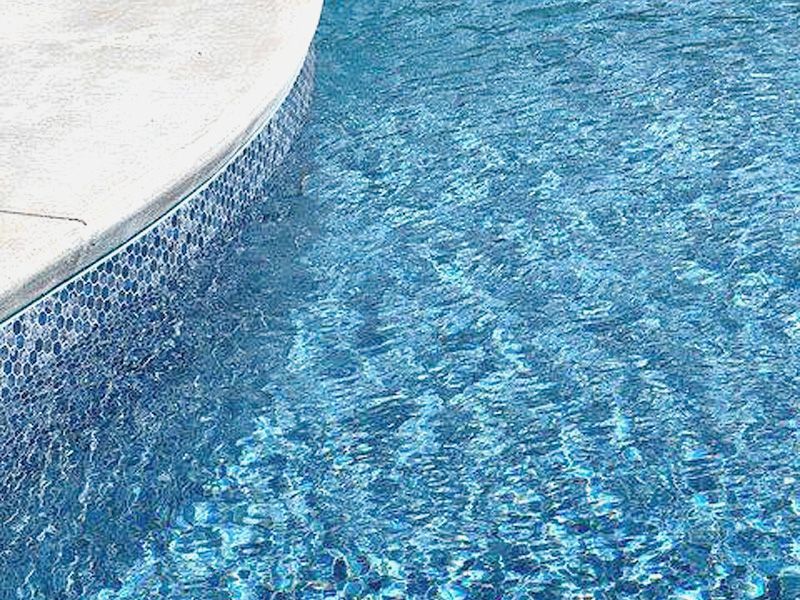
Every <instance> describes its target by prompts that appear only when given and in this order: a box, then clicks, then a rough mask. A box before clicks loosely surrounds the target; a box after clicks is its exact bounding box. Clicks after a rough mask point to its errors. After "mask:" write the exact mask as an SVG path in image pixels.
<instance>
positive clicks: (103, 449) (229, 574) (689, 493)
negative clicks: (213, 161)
mask: <svg viewBox="0 0 800 600" xmlns="http://www.w3.org/2000/svg"><path fill="white" fill-rule="evenodd" d="M798 32H800V5H799V4H798V3H797V2H790V1H782V2H781V1H776V2H764V3H755V2H745V1H744V0H728V1H726V2H722V1H714V0H706V1H703V2H655V1H649V2H644V1H637V0H630V1H624V0H613V1H608V2H592V1H585V2H580V1H576V2H565V1H556V0H548V1H533V0H524V1H523V0H502V1H500V0H464V1H462V2H452V1H447V0H437V1H433V0H414V1H409V0H403V1H401V0H385V1H383V2H373V1H366V0H353V1H350V2H329V3H328V6H327V7H326V10H325V12H324V14H323V19H322V24H321V28H320V32H319V34H318V38H317V92H316V98H315V106H314V109H313V114H312V116H311V118H310V122H309V123H308V125H307V127H306V129H305V131H304V133H303V137H302V139H301V140H300V141H299V142H298V145H297V147H296V148H295V150H294V153H293V155H292V156H291V158H290V160H289V162H288V164H286V165H285V167H284V168H283V170H282V172H281V173H280V175H279V177H278V179H277V180H276V181H274V182H273V185H272V187H271V189H269V190H265V201H264V205H263V206H262V207H261V210H260V214H259V218H258V219H256V220H255V221H254V222H253V223H252V224H251V225H250V226H249V227H248V228H247V230H246V231H245V232H244V233H243V234H242V235H241V237H240V238H239V239H237V240H235V241H234V242H233V244H232V245H231V246H230V248H229V250H228V251H227V253H226V254H224V255H223V256H220V257H218V258H216V259H214V260H213V262H210V263H208V264H205V265H203V266H202V268H200V269H199V270H197V271H196V272H195V273H194V274H192V276H191V277H190V278H189V279H187V281H185V282H184V284H183V287H182V288H180V289H178V290H176V291H175V293H174V295H173V296H172V297H168V298H165V299H164V301H163V304H162V305H159V306H156V307H153V310H152V311H151V312H149V313H148V315H147V318H145V317H144V316H131V317H130V318H131V322H130V323H127V324H125V325H124V326H123V328H122V329H121V333H120V335H119V336H118V337H117V338H116V339H113V340H96V341H95V342H94V345H93V346H92V347H91V354H90V356H91V360H84V361H83V363H82V364H83V366H75V367H74V369H75V372H74V377H73V378H72V379H71V380H70V381H69V382H63V383H61V384H60V385H58V386H56V387H54V388H51V387H48V388H46V389H42V390H41V391H40V392H39V393H38V395H37V397H36V398H34V399H33V400H31V403H30V410H26V411H24V412H23V413H22V416H19V417H17V418H18V419H19V421H15V423H14V424H15V425H16V426H18V427H20V428H21V430H22V431H23V435H22V436H21V437H20V438H19V439H18V440H17V441H18V443H16V444H12V451H11V452H7V453H6V454H5V456H12V457H13V464H12V463H9V464H7V465H5V468H4V470H3V474H2V476H0V477H2V482H3V484H4V486H3V489H5V490H9V489H11V490H13V492H12V493H7V494H6V495H5V496H4V497H3V498H2V501H0V524H2V526H1V527H0V591H2V594H3V595H2V596H0V597H3V598H5V597H8V598H84V597H89V598H98V599H100V600H111V599H119V600H122V599H140V598H169V599H179V598H180V599H194V598H197V599H223V598H236V599H247V600H250V599H261V598H322V597H342V598H373V599H377V598H443V599H448V600H450V599H460V598H481V599H482V598H487V599H496V598H575V599H578V598H580V599H588V598H593V599H609V598H610V599H616V598H674V599H682V600H698V599H711V598H797V597H800V37H799V35H798ZM6 460H8V461H10V460H11V459H6Z"/></svg>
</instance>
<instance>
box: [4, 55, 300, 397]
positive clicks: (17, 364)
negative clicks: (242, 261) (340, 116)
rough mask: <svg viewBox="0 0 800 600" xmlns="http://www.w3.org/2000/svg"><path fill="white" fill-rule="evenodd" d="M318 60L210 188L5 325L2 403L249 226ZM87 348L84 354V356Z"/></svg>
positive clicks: (293, 131) (292, 134)
mask: <svg viewBox="0 0 800 600" xmlns="http://www.w3.org/2000/svg"><path fill="white" fill-rule="evenodd" d="M313 83H314V60H313V54H309V57H308V58H307V60H306V63H305V65H304V67H303V69H302V71H301V73H300V74H299V76H298V78H297V81H296V82H295V84H294V86H293V88H292V90H291V92H290V93H289V95H288V96H287V98H286V100H285V101H284V103H283V104H282V105H281V107H280V109H279V110H278V112H277V113H276V114H275V116H274V117H273V118H272V119H271V120H270V121H269V122H268V123H267V124H266V125H265V126H264V128H263V129H262V130H261V131H260V132H259V133H258V134H257V135H256V136H255V137H254V138H253V139H252V140H251V141H250V143H249V144H247V145H246V146H245V147H244V148H243V149H242V150H240V151H239V153H238V155H237V156H236V157H235V158H234V159H233V160H232V161H231V162H230V163H228V165H227V166H226V167H225V168H224V169H223V170H222V171H221V172H220V173H219V174H218V175H216V176H215V177H214V178H213V179H212V180H211V181H210V182H209V183H208V184H207V185H206V186H204V187H203V188H201V189H200V190H198V191H197V192H195V193H194V194H192V195H191V196H189V197H187V198H186V199H185V200H183V201H182V202H181V203H180V204H178V205H177V206H176V207H175V208H173V209H172V210H171V211H170V212H169V213H167V214H166V215H165V216H163V217H162V218H161V219H159V220H158V221H157V222H156V223H154V224H153V225H151V226H150V227H149V228H148V229H146V230H145V231H144V232H142V233H141V234H139V235H138V236H137V237H135V238H134V239H132V240H131V241H129V242H128V243H127V244H125V245H124V246H122V247H121V248H120V249H118V250H117V251H116V252H114V253H113V254H111V255H110V256H108V257H106V258H104V259H103V260H101V261H99V262H97V263H95V264H94V265H92V266H91V267H89V268H88V269H86V270H85V271H83V272H81V273H80V274H78V275H77V276H76V277H74V278H73V279H72V280H70V281H69V282H67V283H66V284H64V285H63V286H61V287H60V288H57V289H56V290H54V291H52V292H50V293H49V294H47V295H46V296H44V297H43V298H42V299H40V300H38V301H37V302H35V303H34V304H32V305H31V306H29V307H27V308H26V309H24V310H23V311H22V312H20V313H18V314H17V315H15V316H13V317H12V318H11V319H9V320H7V321H6V322H5V323H3V324H2V325H0V398H2V399H4V400H9V399H10V398H13V397H16V396H18V395H20V394H23V395H24V391H25V387H26V385H28V384H29V383H30V381H31V376H32V375H33V374H35V373H36V372H37V371H40V370H41V369H42V368H43V367H44V366H46V365H48V364H51V363H52V362H53V361H54V360H55V359H60V358H61V357H62V355H64V354H66V353H69V352H71V351H72V350H73V349H74V348H75V347H76V346H78V345H80V344H81V342H82V341H85V340H86V339H87V336H89V334H91V333H97V331H98V330H99V329H102V330H109V329H112V328H113V327H114V324H115V323H117V322H118V321H119V320H120V319H121V318H123V317H124V315H125V314H126V313H130V312H132V311H136V312H141V311H146V310H147V308H148V305H149V304H152V302H153V300H154V298H156V297H158V296H159V295H160V294H163V293H164V292H165V291H166V290H168V289H169V288H170V286H172V285H174V283H175V282H176V280H177V279H178V278H179V277H180V276H181V274H182V273H183V272H185V270H186V268H187V267H189V266H191V265H192V264H193V263H195V262H197V260H198V259H200V258H201V257H203V256H206V255H208V254H209V253H211V252H213V251H214V248H216V247H218V246H219V245H220V244H223V243H225V242H226V241H227V240H229V239H230V238H231V236H232V235H234V234H235V233H236V232H237V231H238V230H239V229H241V227H242V225H243V224H244V223H245V222H246V220H247V219H248V217H249V216H250V214H251V213H252V210H253V209H254V208H255V207H256V206H257V204H258V200H259V198H260V197H261V194H263V189H264V186H265V184H266V182H267V181H268V179H269V178H270V176H271V175H272V174H273V173H274V171H275V169H276V168H277V167H278V166H279V165H280V164H281V162H282V161H283V159H284V158H285V156H286V154H287V153H288V151H289V149H290V147H291V144H292V142H293V140H294V139H295V138H296V136H297V133H298V132H299V131H300V129H301V128H302V125H303V123H304V122H305V118H306V116H307V114H308V110H309V107H310V104H311V96H312V91H313ZM83 352H85V350H83V349H82V353H83Z"/></svg>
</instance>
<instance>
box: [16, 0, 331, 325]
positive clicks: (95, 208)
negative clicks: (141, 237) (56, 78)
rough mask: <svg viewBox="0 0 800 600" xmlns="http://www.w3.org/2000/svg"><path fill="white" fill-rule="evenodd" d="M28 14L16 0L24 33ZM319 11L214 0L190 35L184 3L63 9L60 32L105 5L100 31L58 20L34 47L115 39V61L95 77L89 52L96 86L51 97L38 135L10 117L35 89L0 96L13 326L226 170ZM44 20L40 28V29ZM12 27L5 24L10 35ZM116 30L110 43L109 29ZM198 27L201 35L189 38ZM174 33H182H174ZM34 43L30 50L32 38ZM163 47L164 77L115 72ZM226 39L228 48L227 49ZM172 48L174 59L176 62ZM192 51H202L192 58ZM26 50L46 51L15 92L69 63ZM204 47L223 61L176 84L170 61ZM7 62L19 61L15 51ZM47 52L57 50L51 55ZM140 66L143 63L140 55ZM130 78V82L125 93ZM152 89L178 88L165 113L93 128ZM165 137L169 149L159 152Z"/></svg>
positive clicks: (291, 73) (290, 76)
mask: <svg viewBox="0 0 800 600" xmlns="http://www.w3.org/2000/svg"><path fill="white" fill-rule="evenodd" d="M215 5H218V6H216V8H219V9H220V10H221V9H222V8H223V7H224V8H225V11H226V12H225V18H224V19H222V23H221V24H219V23H217V21H218V20H219V19H218V17H219V14H220V13H219V12H218V11H214V10H213V8H214V6H215ZM15 7H16V8H19V9H20V11H18V12H19V15H22V14H24V18H23V17H22V16H19V15H17V17H18V18H17V19H16V21H17V22H15V17H14V14H15V13H14V10H13V9H14V8H15ZM21 7H23V4H22V3H21V2H19V1H18V0H14V1H13V2H12V3H11V8H12V10H11V18H10V19H8V20H6V23H9V22H11V23H12V25H13V26H14V27H17V28H21V30H22V31H23V32H24V31H25V26H24V25H26V22H23V23H22V25H23V26H22V27H20V23H19V22H18V21H19V20H20V19H22V20H23V21H24V20H25V19H28V12H30V11H28V12H23V11H22V10H21ZM321 8H322V0H269V1H268V2H261V3H252V2H224V3H222V2H221V1H220V0H211V1H210V2H208V3H207V5H206V6H205V7H204V10H203V11H202V13H203V14H197V11H195V12H194V13H192V12H191V10H190V12H189V14H192V15H193V16H194V17H195V20H194V21H193V23H194V29H192V28H185V29H184V25H185V21H184V20H182V19H180V18H179V17H185V16H186V15H187V12H186V11H187V10H189V9H187V7H186V3H185V2H182V1H180V2H175V3H172V4H169V5H168V7H167V9H164V8H163V4H159V3H157V2H155V1H154V0H145V1H143V2H140V3H137V4H136V10H135V11H134V12H133V14H128V15H127V16H126V15H122V16H120V15H117V14H115V13H114V12H113V11H111V12H108V11H106V12H103V10H102V6H101V3H100V2H99V1H97V0H94V1H93V2H88V3H87V2H85V1H83V2H78V1H77V0H75V1H71V2H67V3H64V4H59V8H57V9H55V12H57V13H59V14H58V15H56V16H55V17H53V15H50V17H47V18H50V19H51V20H54V21H57V22H58V24H61V25H63V24H64V23H65V22H66V21H68V20H69V19H67V17H65V15H64V12H68V13H70V11H72V12H71V13H70V14H69V15H68V16H69V18H72V19H74V18H76V15H78V16H81V17H86V15H85V14H84V13H85V12H86V11H89V12H92V11H95V12H98V11H99V15H98V14H93V18H90V19H86V22H88V23H90V25H91V27H92V28H93V29H91V30H88V31H84V30H81V33H82V35H83V37H81V36H78V37H79V38H80V39H79V40H77V41H76V40H75V35H74V33H73V32H72V31H70V30H69V28H66V29H65V28H59V27H54V26H53V23H50V24H49V25H50V26H49V27H44V28H43V33H42V34H41V35H40V37H39V38H37V40H34V41H33V43H32V45H33V46H36V44H37V43H40V44H42V45H44V46H47V45H48V44H49V45H50V46H52V47H51V48H50V49H49V50H48V52H51V53H52V52H55V51H57V50H59V49H60V51H63V49H64V44H66V45H67V47H69V46H70V45H78V46H80V44H81V43H83V44H88V46H89V47H90V48H91V49H95V50H96V48H97V47H98V45H99V46H103V44H110V46H111V49H110V50H109V52H110V58H108V57H107V58H106V63H104V64H102V65H100V66H97V65H95V71H92V70H91V67H92V65H91V60H92V58H91V56H87V57H84V58H86V60H89V61H90V62H89V64H88V66H87V65H86V64H83V65H82V67H86V68H88V69H89V72H90V73H91V74H93V76H94V77H95V78H96V79H90V80H88V81H87V80H86V74H81V77H82V78H81V82H82V83H84V84H85V85H86V86H88V87H84V88H81V91H82V93H83V96H77V97H76V96H75V95H74V90H70V89H69V86H68V87H67V88H66V92H64V93H65V94H66V96H67V98H66V100H65V99H64V98H59V99H57V100H58V102H52V103H50V104H47V99H44V100H41V102H42V103H44V106H45V108H44V109H43V110H42V114H41V115H39V116H36V115H34V116H33V117H31V119H30V120H32V121H34V122H33V128H31V127H30V125H31V123H29V122H28V121H26V120H25V119H24V118H23V119H22V121H23V125H25V126H23V127H18V126H16V125H15V124H14V122H13V118H14V116H15V115H17V116H18V115H19V114H20V111H21V110H22V108H21V107H23V108H24V107H26V106H27V103H29V100H28V98H26V94H28V95H29V94H30V93H31V90H30V89H22V90H18V92H17V93H16V94H15V97H14V98H12V99H10V100H8V99H6V100H4V101H0V123H2V125H3V127H0V131H5V134H0V135H2V137H6V136H8V139H3V140H0V141H2V142H4V143H3V144H0V146H3V147H4V148H5V150H4V151H0V185H2V186H3V188H4V189H5V190H7V193H6V194H5V195H3V196H2V197H0V273H2V277H1V278H0V323H3V322H7V321H8V320H10V319H11V317H13V316H14V315H16V314H18V313H19V312H20V311H21V310H23V309H24V308H25V307H27V306H29V305H30V304H31V303H33V302H35V301H36V300H38V299H39V298H41V297H43V296H44V295H46V294H47V293H48V292H50V291H52V290H54V289H55V288H57V287H59V286H60V285H62V284H63V283H64V282H65V281H67V280H69V279H70V278H72V277H74V276H75V275H76V274H77V273H79V272H81V271H82V270H84V269H86V268H87V267H89V266H90V265H93V264H94V263H96V262H97V261H99V260H102V259H103V258H104V257H105V256H107V255H108V254H109V253H111V252H114V251H115V250H116V249H117V248H119V247H120V246H122V245H123V244H125V243H126V242H128V241H129V240H131V239H132V238H134V237H135V236H136V235H137V234H139V233H140V232H141V231H143V230H145V229H146V228H147V227H148V226H150V225H151V224H153V223H154V222H155V221H156V220H158V219H159V218H160V217H162V216H163V215H164V214H166V213H167V212H169V211H170V210H171V209H172V208H173V207H175V206H176V205H178V204H179V203H180V202H181V201H182V200H183V199H184V198H186V197H187V196H190V195H192V194H193V193H194V192H196V191H197V190H198V189H199V188H201V187H202V186H203V185H205V184H206V183H207V182H208V181H209V180H211V179H212V178H213V177H214V176H215V175H216V174H217V173H219V172H220V171H221V170H222V169H224V168H225V166H226V165H227V164H228V163H229V162H230V160H231V159H232V157H234V156H235V155H236V154H237V152H239V151H240V150H241V148H242V147H244V146H246V145H247V144H248V143H249V141H250V140H252V138H253V137H254V136H255V135H256V134H257V133H258V132H259V131H260V130H262V129H263V127H264V126H265V124H266V123H267V122H269V120H270V119H271V118H272V117H273V116H274V115H275V113H276V111H277V110H278V108H279V107H280V106H281V104H282V103H283V101H284V99H285V98H286V95H287V94H288V92H289V90H290V89H291V88H292V85H293V83H294V81H295V79H296V78H297V75H298V73H299V72H300V69H301V67H302V65H303V63H304V61H305V58H306V55H307V53H308V49H309V47H310V44H311V40H312V38H313V35H314V32H315V31H316V27H317V24H318V20H319V15H320V12H321ZM149 9H152V10H153V11H155V14H156V17H152V18H151V17H150V16H149V15H148V14H147V12H148V10H149ZM76 11H77V12H76ZM44 12H47V11H44ZM128 12H129V13H130V11H128ZM37 18H39V17H37ZM28 21H30V19H28ZM153 21H157V22H155V23H154V22H153ZM98 23H99V24H98ZM231 23H234V24H241V27H238V26H237V27H234V28H233V29H232V30H225V28H224V27H223V25H230V24H231ZM34 24H36V25H37V26H41V23H34ZM27 25H28V26H31V23H30V22H27ZM3 28H4V26H2V25H0V32H3ZM109 28H110V29H111V30H113V35H111V34H110V33H109V32H108V31H107V30H108V29H109ZM189 29H191V33H187V32H188V30H189ZM143 32H145V33H146V35H143ZM173 34H174V35H176V36H177V38H178V39H173V38H172V37H170V36H171V35H173ZM120 35H121V36H122V38H120V37H119V36H120ZM126 35H127V36H133V38H134V40H133V42H131V43H128V42H129V40H128V38H127V37H125V36H126ZM158 35H161V36H166V38H165V39H161V38H159V39H160V42H159V41H155V42H154V37H153V36H158ZM65 36H66V39H64V37H65ZM109 36H111V37H109ZM0 37H3V36H0ZM262 38H263V39H262ZM119 39H122V40H123V41H124V42H125V43H122V42H119V41H118V40H119ZM4 40H5V41H3V42H0V46H7V47H8V46H14V44H15V39H14V36H6V37H5V38H4ZM53 40H58V41H59V43H55V42H54V41H53ZM87 40H89V41H87ZM109 40H112V42H113V43H112V42H109ZM113 40H117V41H113ZM16 42H19V40H16ZM25 43H26V44H29V45H31V41H30V39H26V40H25ZM152 44H155V46H157V47H158V51H159V52H161V53H162V54H163V53H166V54H167V56H162V59H163V62H162V63H159V64H160V66H159V67H158V68H156V67H154V69H155V75H153V76H152V77H151V78H150V79H148V77H147V75H148V70H147V68H145V69H144V75H143V74H142V73H137V74H136V76H135V77H131V78H128V79H126V78H125V76H124V74H122V75H121V74H119V73H115V72H113V69H114V67H117V68H119V66H120V64H119V59H120V55H122V56H126V55H129V54H130V53H131V52H134V53H135V52H136V51H140V50H141V51H142V52H145V50H142V46H143V45H147V46H149V45H152ZM220 45H223V46H224V48H223V49H222V50H220ZM132 48H133V50H132ZM173 48H174V49H175V50H174V52H175V56H169V55H170V54H171V53H172V52H173ZM187 48H190V49H191V52H188V53H187ZM3 49H4V50H9V48H3ZM17 50H18V49H17ZM29 52H30V53H32V54H34V55H36V60H31V61H28V64H25V65H23V67H24V68H22V69H17V70H16V71H15V72H14V73H12V74H11V75H8V72H7V71H3V70H0V72H3V73H4V75H2V76H0V83H4V84H6V85H10V84H11V83H13V81H12V82H9V81H4V80H8V79H9V78H11V79H12V80H13V79H14V78H15V77H17V78H19V77H21V76H22V75H24V72H25V68H32V67H34V66H37V65H38V68H39V69H44V71H45V72H44V74H42V73H39V74H38V75H37V74H36V73H34V72H33V71H31V73H29V75H30V76H31V77H32V78H34V79H37V78H38V79H39V80H40V79H41V78H42V77H45V78H46V77H47V75H48V69H50V68H52V69H56V70H63V69H64V65H63V64H59V61H58V60H55V63H54V65H52V66H51V67H49V66H48V65H47V64H45V66H44V67H42V63H41V60H42V56H41V52H42V51H41V49H39V50H38V51H29ZM148 52H149V49H148V51H147V52H145V54H146V58H147V60H151V58H152V57H151V56H150V54H148ZM204 52H210V53H218V54H220V56H218V57H216V58H215V59H214V61H215V62H214V65H212V66H210V67H209V65H207V64H206V65H205V66H203V67H199V69H200V71H199V74H198V72H195V71H193V70H191V69H190V70H189V71H188V72H187V73H182V74H181V76H177V77H176V78H177V80H178V81H177V83H176V82H175V81H173V74H172V73H173V72H172V67H170V68H165V67H164V65H165V64H167V65H171V66H175V65H176V64H183V63H185V61H186V60H194V58H193V57H189V58H187V56H188V55H189V54H193V53H197V54H195V56H202V55H203V53H204ZM37 53H38V54H37ZM0 54H4V55H6V56H9V55H10V56H18V52H16V53H15V52H10V53H9V52H6V53H0ZM89 54H91V53H89ZM46 55H47V52H45V58H46ZM109 61H110V62H109ZM115 61H116V62H115ZM226 61H227V62H228V64H231V63H232V62H238V63H241V64H237V66H236V67H231V70H232V73H229V72H228V71H227V70H226ZM22 62H25V60H23V61H22ZM0 63H2V60H0ZM131 63H132V64H133V65H137V66H138V67H140V68H141V66H142V64H141V61H139V62H137V60H133V61H131ZM148 65H149V63H147V64H146V65H145V67H148ZM98 73H100V74H98ZM109 73H110V74H111V79H110V81H111V84H113V85H112V87H113V89H111V91H110V92H109V89H107V86H108V85H109V80H108V76H109ZM104 77H105V79H104ZM120 77H121V78H122V79H123V82H126V81H127V82H128V83H129V84H130V85H129V86H128V87H126V86H125V85H122V86H120V85H119V80H120ZM209 77H211V78H212V79H213V78H214V77H219V78H220V79H221V81H216V80H214V82H213V83H212V84H210V85H212V88H213V91H214V93H215V94H216V95H214V94H209V98H208V99H207V101H206V99H205V96H203V94H204V86H205V85H207V84H208V82H209ZM195 78H196V81H195ZM94 82H97V86H96V87H95V88H93V87H92V84H93V83H94ZM142 82H145V83H146V84H147V85H149V86H150V87H149V88H148V90H149V91H148V92H146V93H144V96H147V95H148V93H152V94H153V95H155V96H159V95H164V94H165V90H166V92H169V93H172V95H171V96H170V95H169V94H166V95H164V98H163V100H164V105H165V106H166V109H164V108H163V107H162V108H158V107H155V106H154V107H150V106H149V105H145V106H143V107H142V110H141V111H138V112H136V114H135V115H127V114H126V115H124V118H122V119H119V123H117V124H116V125H115V126H114V127H113V128H112V130H111V131H94V132H93V131H92V130H91V128H88V129H87V123H88V124H91V123H93V122H95V121H97V122H98V123H102V122H103V118H102V115H105V116H106V117H108V115H107V111H108V110H109V109H111V110H113V109H115V108H116V107H117V106H118V104H119V102H123V103H129V102H131V98H132V97H134V98H138V97H140V96H141V95H142V94H140V91H141V90H139V89H133V88H131V87H130V86H141V84H142ZM148 82H149V83H148ZM36 85H38V84H36ZM114 86H116V87H114ZM182 86H184V87H186V86H188V87H189V88H191V89H190V90H189V91H187V92H186V94H181V93H176V90H178V91H179V90H181V89H183V88H182ZM215 86H216V87H215ZM23 87H24V86H23ZM98 88H99V91H98ZM223 88H224V89H223ZM7 89H8V88H7ZM109 93H110V94H111V95H109ZM132 94H133V96H131V95H132ZM198 96H203V98H204V100H203V102H205V104H203V105H202V107H201V108H202V110H201V109H200V108H198V110H197V111H196V112H197V114H194V113H193V111H192V108H193V106H192V103H193V102H195V101H197V98H198ZM87 98H88V99H89V101H87ZM93 102H94V104H93ZM76 106H77V108H76ZM97 106H101V108H100V109H97ZM76 110H77V111H78V114H79V116H80V117H81V118H77V119H75V118H74V115H73V116H72V117H71V116H70V115H71V114H72V113H70V111H73V113H74V112H75V111H76ZM93 110H100V115H101V116H100V117H98V118H97V119H96V118H95V115H94V114H93V112H92V111H93ZM65 111H66V112H65ZM34 112H35V110H34ZM62 114H66V116H65V117H64V119H66V120H67V121H69V122H70V123H72V121H74V123H72V124H73V125H75V124H76V125H80V127H79V128H77V129H72V130H71V129H70V127H66V128H65V127H64V126H63V124H62V125H54V124H53V123H54V119H55V121H56V122H57V121H59V119H60V116H61V115H62ZM39 117H41V118H39ZM70 119H72V121H70ZM126 119H127V121H126ZM143 119H144V120H145V121H148V120H150V121H153V124H152V127H149V126H148V127H149V128H148V127H145V131H139V130H135V127H136V125H137V124H140V123H141V122H142V120H143ZM183 121H185V122H186V126H184V124H183V123H182V122H183ZM148 122H149V121H148ZM70 123H68V124H70ZM170 123H177V125H176V126H175V127H176V129H177V130H178V134H179V135H178V137H179V139H172V140H170V139H168V138H170V136H169V135H161V136H160V137H159V136H158V135H155V134H153V131H157V130H159V128H163V127H166V128H167V133H169V132H170V131H171V130H169V125H170ZM52 127H55V129H56V131H57V133H58V135H57V136H56V137H55V138H54V139H50V138H48V135H55V134H54V132H52V131H50V130H49V129H48V128H52ZM70 131H73V132H74V133H75V140H74V142H73V146H74V154H71V153H70V152H69V149H70V138H69V133H70ZM120 131H122V132H128V131H130V139H128V137H125V142H126V143H122V144H121V145H122V146H123V148H121V150H119V149H118V151H114V152H112V156H110V157H107V158H105V159H104V158H102V157H100V152H102V151H103V150H104V149H106V148H108V147H109V144H112V145H113V144H114V141H115V140H114V139H113V137H112V136H113V135H115V134H118V133H119V132H120ZM31 132H34V134H33V135H32V134H31ZM26 135H28V136H29V138H26V137H25V136H26ZM154 135H155V137H153V136H154ZM181 136H182V137H181ZM93 139H94V140H96V141H97V144H98V145H97V147H96V148H93V147H91V140H93ZM87 140H88V141H87ZM154 140H155V141H157V142H160V143H161V146H156V147H155V148H154V147H153V146H152V145H148V144H151V143H152V142H153V141H154ZM48 143H52V144H53V147H49V146H48ZM87 144H89V145H88V146H87ZM59 156H61V157H63V159H64V164H61V163H59V162H58V161H57V160H56V159H57V158H58V157H59ZM87 157H90V158H91V157H97V158H98V164H99V168H98V169H96V170H95V171H92V167H93V163H92V162H91V161H90V162H87V161H86V159H87ZM165 157H166V159H165ZM73 158H74V159H73ZM26 161H27V162H26ZM26 165H27V166H26ZM87 171H88V172H87ZM65 191H66V194H69V193H70V192H73V193H74V196H69V195H67V196H65ZM65 198H66V199H65Z"/></svg>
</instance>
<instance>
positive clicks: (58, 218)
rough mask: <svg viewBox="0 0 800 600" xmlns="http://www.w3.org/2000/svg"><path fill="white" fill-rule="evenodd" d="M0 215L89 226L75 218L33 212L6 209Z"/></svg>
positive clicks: (0, 211) (0, 209) (0, 210)
mask: <svg viewBox="0 0 800 600" xmlns="http://www.w3.org/2000/svg"><path fill="white" fill-rule="evenodd" d="M0 213H5V214H8V215H21V216H24V217H39V218H40V219H52V220H54V221H73V222H75V223H80V224H81V225H83V226H84V227H86V226H87V225H89V224H88V223H87V222H86V221H84V220H83V219H78V218H77V217H61V216H58V215H45V214H41V213H33V212H25V211H23V210H9V209H6V208H0Z"/></svg>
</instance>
